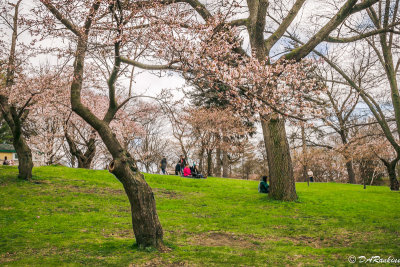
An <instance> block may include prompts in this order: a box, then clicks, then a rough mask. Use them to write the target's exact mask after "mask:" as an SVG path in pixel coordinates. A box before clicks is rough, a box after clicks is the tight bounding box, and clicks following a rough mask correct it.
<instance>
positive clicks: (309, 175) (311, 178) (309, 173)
mask: <svg viewBox="0 0 400 267" xmlns="http://www.w3.org/2000/svg"><path fill="white" fill-rule="evenodd" d="M307 175H308V179H309V180H310V182H314V173H313V172H312V170H311V169H308V172H307Z"/></svg>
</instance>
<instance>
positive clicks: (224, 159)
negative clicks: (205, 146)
mask: <svg viewBox="0 0 400 267" xmlns="http://www.w3.org/2000/svg"><path fill="white" fill-rule="evenodd" d="M228 176H229V158H228V152H226V151H222V177H225V178H226V177H228Z"/></svg>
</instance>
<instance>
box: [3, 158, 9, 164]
mask: <svg viewBox="0 0 400 267" xmlns="http://www.w3.org/2000/svg"><path fill="white" fill-rule="evenodd" d="M3 165H7V166H8V165H10V162H9V161H8V160H7V156H5V157H4V161H3Z"/></svg>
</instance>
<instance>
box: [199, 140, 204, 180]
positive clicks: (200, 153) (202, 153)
mask: <svg viewBox="0 0 400 267" xmlns="http://www.w3.org/2000/svg"><path fill="white" fill-rule="evenodd" d="M199 159H200V160H199V171H200V172H201V173H203V172H204V144H203V142H202V143H201V148H200V151H199Z"/></svg>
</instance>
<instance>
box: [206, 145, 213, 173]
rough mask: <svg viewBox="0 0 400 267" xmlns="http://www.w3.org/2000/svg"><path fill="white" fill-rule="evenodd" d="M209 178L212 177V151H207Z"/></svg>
mask: <svg viewBox="0 0 400 267" xmlns="http://www.w3.org/2000/svg"><path fill="white" fill-rule="evenodd" d="M207 176H212V150H209V149H207Z"/></svg>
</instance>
